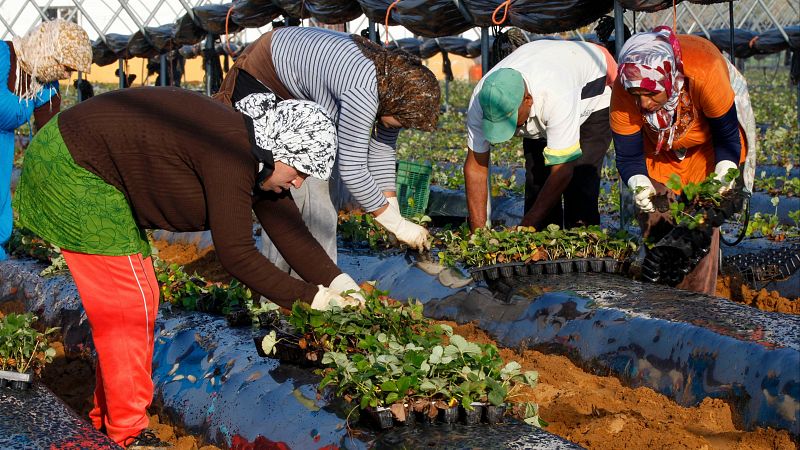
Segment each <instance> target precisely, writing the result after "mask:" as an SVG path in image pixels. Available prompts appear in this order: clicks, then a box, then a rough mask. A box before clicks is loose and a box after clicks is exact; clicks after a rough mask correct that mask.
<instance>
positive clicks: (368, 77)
mask: <svg viewBox="0 0 800 450" xmlns="http://www.w3.org/2000/svg"><path fill="white" fill-rule="evenodd" d="M264 91H271V92H273V93H275V94H276V95H277V96H278V97H280V98H281V99H284V100H286V99H302V100H311V101H314V102H316V103H319V104H320V105H322V107H323V108H325V109H326V110H327V111H328V113H329V114H330V115H331V117H333V119H334V121H335V122H336V124H337V133H338V138H339V146H338V152H337V161H338V177H339V178H340V180H341V182H342V183H343V184H344V186H345V187H346V188H347V190H348V191H349V192H350V194H351V195H352V196H353V197H354V198H355V200H356V201H357V202H358V203H359V204H360V205H361V207H362V208H364V210H366V211H367V212H369V213H372V214H373V215H374V216H375V218H376V220H377V222H378V223H380V224H381V225H382V226H383V227H384V228H386V229H387V230H388V231H390V232H392V233H393V234H394V235H395V236H396V237H397V238H398V239H399V240H400V241H402V242H405V243H407V244H409V245H410V246H411V247H413V248H417V249H420V250H421V249H423V248H425V247H427V246H428V245H429V244H428V233H427V231H426V230H425V229H424V228H422V227H420V226H418V225H415V224H414V223H411V222H409V221H407V220H405V219H404V218H402V217H401V216H400V208H399V205H398V203H397V198H396V194H395V190H396V187H395V143H396V140H397V134H398V132H399V129H400V128H416V129H421V130H427V131H432V130H434V129H435V128H436V121H437V119H438V112H439V95H440V92H439V84H438V82H437V81H436V77H435V76H434V75H433V73H432V72H431V71H430V70H429V69H427V68H426V67H425V66H423V65H422V64H420V61H419V60H418V59H416V58H414V57H412V56H410V55H407V54H405V53H400V52H392V51H388V50H386V49H384V48H382V47H380V46H379V45H377V44H374V43H372V42H370V41H368V40H367V39H364V38H362V37H361V36H357V35H351V34H344V33H337V32H334V31H330V30H325V29H321V28H297V27H286V28H279V29H276V30H274V31H271V32H269V33H267V34H265V35H264V36H262V37H261V38H259V39H258V40H257V41H256V42H254V43H253V44H251V45H250V46H248V48H247V49H246V50H245V51H244V52H243V54H242V55H241V56H240V57H239V58H238V59H237V60H236V64H235V65H234V66H233V68H232V69H231V71H230V72H229V73H228V75H227V76H226V78H225V81H224V82H223V83H222V87H221V88H220V91H219V93H217V95H216V96H215V98H217V99H218V100H220V101H222V102H224V103H226V104H234V103H236V101H238V100H239V99H241V98H242V97H244V96H246V95H248V94H251V93H254V92H264ZM332 189H336V186H332ZM292 195H293V197H294V199H295V201H296V202H297V204H298V207H299V208H300V210H301V211H302V213H303V218H304V220H305V222H306V224H307V225H308V226H309V228H310V229H311V232H312V234H313V235H314V237H316V238H317V240H319V241H320V243H321V244H322V246H323V247H324V248H325V250H326V251H327V252H328V255H329V256H330V257H331V259H333V260H334V261H335V260H336V221H337V213H336V208H335V207H334V204H333V202H332V201H331V195H330V190H329V186H328V184H327V183H325V182H319V183H314V182H312V183H309V182H306V183H304V185H303V187H302V188H300V189H293V190H292ZM262 238H264V239H265V242H267V240H266V238H267V236H265V235H262ZM269 247H272V246H271V245H270V246H266V245H265V246H264V249H265V250H264V251H265V252H266V254H267V256H268V257H269V258H270V260H272V261H275V262H276V265H278V266H279V267H283V268H285V269H288V267H287V266H286V265H285V263H284V262H283V260H282V258H281V257H280V254H279V253H278V252H277V251H275V249H274V247H272V248H269Z"/></svg>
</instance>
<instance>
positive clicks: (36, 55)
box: [12, 19, 92, 99]
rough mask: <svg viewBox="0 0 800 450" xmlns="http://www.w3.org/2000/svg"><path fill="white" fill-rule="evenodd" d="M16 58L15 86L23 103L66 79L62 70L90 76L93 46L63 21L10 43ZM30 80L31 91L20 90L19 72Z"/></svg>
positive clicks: (50, 22) (68, 23)
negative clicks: (43, 87)
mask: <svg viewBox="0 0 800 450" xmlns="http://www.w3.org/2000/svg"><path fill="white" fill-rule="evenodd" d="M12 42H13V44H14V52H15V53H16V55H17V86H15V88H14V91H15V93H16V94H17V95H19V93H20V92H23V91H24V94H23V95H22V96H21V97H22V98H24V99H30V98H34V97H35V96H36V95H37V94H38V93H39V90H40V89H41V88H42V86H43V85H45V84H47V83H49V82H51V81H56V80H59V79H63V78H65V72H64V67H69V68H70V69H73V70H79V71H81V72H86V73H89V71H90V70H91V66H92V43H91V41H89V35H87V34H86V31H84V30H83V28H81V27H80V26H78V25H77V24H75V23H72V22H67V21H66V20H63V19H56V20H51V21H48V22H44V23H42V24H41V25H39V26H38V27H36V28H34V29H33V30H31V31H29V32H28V34H26V35H25V36H22V37H15V38H13V39H12ZM23 71H24V72H25V73H26V74H27V75H29V76H30V77H31V84H30V89H27V90H25V89H23V86H22V83H23V80H25V79H27V77H23V76H22V75H23V74H22V72H23Z"/></svg>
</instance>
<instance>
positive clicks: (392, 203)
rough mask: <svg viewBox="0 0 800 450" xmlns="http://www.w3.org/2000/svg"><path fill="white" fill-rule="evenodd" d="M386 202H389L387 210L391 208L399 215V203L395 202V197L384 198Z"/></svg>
mask: <svg viewBox="0 0 800 450" xmlns="http://www.w3.org/2000/svg"><path fill="white" fill-rule="evenodd" d="M386 201H387V202H389V208H393V209H394V210H395V211H397V212H398V214H399V213H400V201H399V200H397V197H386Z"/></svg>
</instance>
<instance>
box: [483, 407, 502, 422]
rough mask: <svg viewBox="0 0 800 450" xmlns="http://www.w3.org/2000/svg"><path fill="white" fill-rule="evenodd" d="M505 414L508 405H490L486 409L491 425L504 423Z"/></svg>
mask: <svg viewBox="0 0 800 450" xmlns="http://www.w3.org/2000/svg"><path fill="white" fill-rule="evenodd" d="M505 413H506V405H499V406H493V405H489V406H487V407H486V421H487V422H489V424H490V425H495V424H498V423H503V416H504V415H505Z"/></svg>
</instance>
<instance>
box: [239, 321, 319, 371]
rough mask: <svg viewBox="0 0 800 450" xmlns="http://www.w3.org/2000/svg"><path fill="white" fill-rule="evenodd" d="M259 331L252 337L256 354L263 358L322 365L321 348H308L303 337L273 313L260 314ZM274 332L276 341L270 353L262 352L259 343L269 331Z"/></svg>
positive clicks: (306, 365) (305, 365) (306, 364)
mask: <svg viewBox="0 0 800 450" xmlns="http://www.w3.org/2000/svg"><path fill="white" fill-rule="evenodd" d="M259 321H260V322H261V332H260V333H259V334H258V335H257V336H255V337H253V341H254V343H255V346H256V352H258V355H259V356H261V357H264V358H276V359H279V360H281V361H283V362H287V363H290V364H296V365H299V366H304V367H322V355H323V354H324V353H325V352H324V351H323V350H319V349H312V348H308V347H307V346H306V345H303V337H302V336H300V335H299V334H297V333H295V332H294V330H293V329H292V327H291V326H290V325H289V324H288V323H286V322H285V321H283V320H281V319H279V318H277V316H275V315H270V314H261V315H260V316H259ZM273 331H274V332H275V336H276V338H277V342H276V344H275V351H274V353H272V354H269V355H268V354H266V353H264V348H263V347H262V345H261V343H262V341H263V340H264V338H265V337H266V336H267V335H268V334H270V333H271V332H273Z"/></svg>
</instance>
